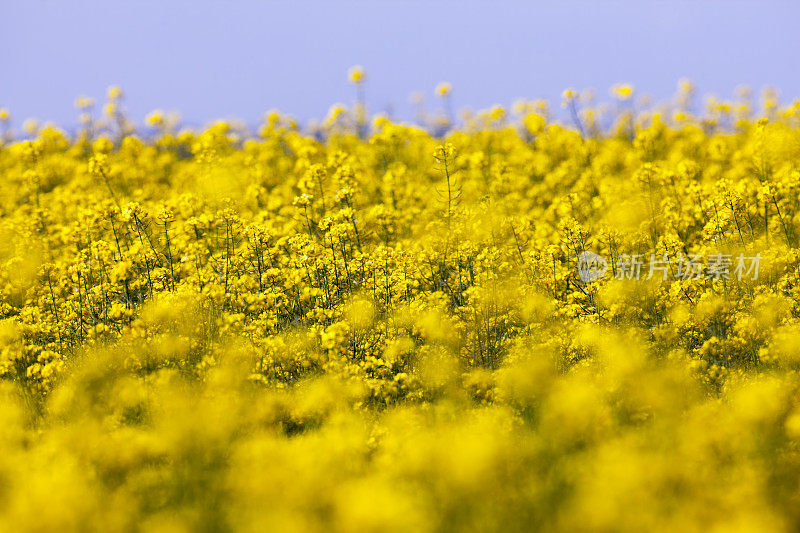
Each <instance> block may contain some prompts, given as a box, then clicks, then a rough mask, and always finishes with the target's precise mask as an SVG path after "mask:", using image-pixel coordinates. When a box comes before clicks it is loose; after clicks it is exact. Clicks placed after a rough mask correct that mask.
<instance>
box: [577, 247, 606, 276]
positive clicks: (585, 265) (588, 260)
mask: <svg viewBox="0 0 800 533" xmlns="http://www.w3.org/2000/svg"><path fill="white" fill-rule="evenodd" d="M607 270H608V262H606V260H605V258H603V257H602V256H600V255H597V254H596V253H594V252H590V251H587V250H584V251H583V252H581V253H580V255H579V256H578V276H579V277H580V278H581V281H583V282H584V283H590V282H592V281H594V280H596V279H600V278H602V277H603V276H605V274H606V271H607Z"/></svg>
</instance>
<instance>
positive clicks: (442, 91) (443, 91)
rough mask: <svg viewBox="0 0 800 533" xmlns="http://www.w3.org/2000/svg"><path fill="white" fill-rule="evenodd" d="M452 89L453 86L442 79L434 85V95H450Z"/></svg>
mask: <svg viewBox="0 0 800 533" xmlns="http://www.w3.org/2000/svg"><path fill="white" fill-rule="evenodd" d="M452 91H453V86H452V85H450V84H449V83H448V82H446V81H443V82H441V83H439V84H438V85H437V86H436V90H435V92H436V96H440V97H442V98H444V97H445V96H450V93H451V92H452Z"/></svg>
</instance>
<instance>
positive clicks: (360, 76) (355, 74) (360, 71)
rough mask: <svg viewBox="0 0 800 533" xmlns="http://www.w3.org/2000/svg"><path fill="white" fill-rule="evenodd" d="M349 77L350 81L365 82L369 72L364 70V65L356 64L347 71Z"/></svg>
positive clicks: (356, 83) (355, 82)
mask: <svg viewBox="0 0 800 533" xmlns="http://www.w3.org/2000/svg"><path fill="white" fill-rule="evenodd" d="M347 77H348V78H349V79H350V83H353V84H355V85H359V84H361V83H363V82H364V80H365V79H366V77H367V73H366V71H365V70H364V67H362V66H361V65H356V66H353V67H350V70H348V71H347Z"/></svg>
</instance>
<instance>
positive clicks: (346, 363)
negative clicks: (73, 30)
mask: <svg viewBox="0 0 800 533" xmlns="http://www.w3.org/2000/svg"><path fill="white" fill-rule="evenodd" d="M350 79H351V81H352V82H353V84H354V85H355V87H356V90H355V91H354V92H355V95H356V97H355V103H354V104H351V105H337V106H334V107H333V108H332V110H331V113H330V115H329V116H328V117H327V118H326V119H325V120H324V121H322V122H320V123H318V124H315V125H311V126H308V125H306V126H301V125H300V124H298V123H297V122H296V121H295V120H293V119H292V118H291V117H288V116H286V115H283V114H280V113H278V112H271V113H269V114H268V115H267V116H266V117H265V118H264V121H263V123H262V124H261V125H260V126H259V127H258V128H257V131H252V129H248V128H246V127H245V126H243V125H241V124H239V123H237V122H235V121H227V122H218V123H215V124H213V125H210V126H209V127H207V128H204V129H202V130H188V129H181V128H180V126H179V124H178V123H177V121H176V120H175V118H174V117H173V116H171V115H170V114H169V113H164V112H154V113H152V114H151V115H149V116H148V118H147V123H146V124H145V125H140V126H135V125H134V124H133V123H132V122H131V120H130V119H129V118H128V117H127V116H126V113H125V101H124V95H123V93H122V90H121V89H119V88H116V87H113V88H111V89H110V90H109V93H108V95H107V101H106V102H105V104H104V105H103V106H102V108H101V109H100V110H99V111H98V110H94V108H93V104H94V103H93V102H92V101H91V100H90V99H88V98H81V99H79V101H78V102H77V105H78V107H79V108H80V111H81V113H82V114H81V126H80V128H79V130H77V131H73V132H69V133H67V132H65V131H63V130H61V129H59V128H57V127H55V126H50V125H42V126H40V125H38V124H35V123H27V124H26V125H25V126H26V132H25V133H24V134H19V133H17V134H15V133H14V132H12V126H13V125H15V124H14V122H13V120H14V117H13V115H12V112H13V110H11V111H8V110H1V111H0V136H2V145H0V176H2V188H0V243H1V244H0V396H2V400H1V401H0V427H2V431H0V530H2V531H8V532H12V531H63V532H72V531H74V532H87V531H104V532H106V531H119V532H126V531H131V532H133V531H148V532H151V531H165V532H173V531H174V532H178V531H245V532H247V531H251V532H262V531H287V532H288V531H310V532H329V531H333V532H370V531H374V532H388V531H404V532H426V531H430V532H433V531H509V532H510V531H534V530H541V531H565V532H574V531H609V532H611V531H671V532H672V531H703V532H705V531H797V530H798V529H800V375H798V369H800V324H798V317H799V316H800V254H799V252H800V249H799V248H798V237H800V164H798V162H800V103H794V104H790V105H785V104H781V103H780V102H779V101H778V99H777V97H776V95H775V94H774V93H772V92H767V93H765V94H764V96H763V98H762V101H761V102H760V103H754V102H753V98H752V97H751V96H749V95H748V94H747V93H743V94H742V95H741V97H740V98H738V99H737V100H735V101H730V102H728V101H718V100H713V99H711V100H708V101H707V105H706V106H705V107H704V108H702V110H699V108H701V107H703V106H699V105H697V103H696V98H695V99H694V100H693V96H692V93H693V88H692V86H691V84H690V83H689V82H682V83H681V84H680V86H679V88H678V91H677V94H676V96H675V98H674V100H673V101H672V102H669V103H668V104H664V105H650V106H644V105H642V104H641V103H640V102H639V100H638V99H637V94H636V92H635V91H634V88H633V87H631V86H628V85H618V86H615V87H614V88H613V89H612V93H611V95H610V96H609V97H608V100H610V102H609V103H605V104H603V103H594V102H593V101H590V100H589V99H588V98H587V95H586V94H584V93H581V92H578V91H575V90H567V91H565V92H564V95H563V101H562V102H556V103H555V105H548V103H545V102H541V101H536V102H528V101H521V102H517V103H515V104H514V106H512V107H511V108H509V109H505V108H502V107H495V108H492V109H488V110H485V111H479V112H473V113H464V114H456V110H454V109H452V106H451V105H450V100H449V98H450V95H451V94H452V91H453V90H454V89H453V88H452V87H451V86H450V85H449V84H446V83H443V84H441V85H439V86H438V87H437V90H436V92H437V94H438V96H439V97H440V103H441V111H440V112H436V113H432V114H430V113H429V114H425V113H424V112H420V115H419V117H418V119H419V120H418V121H417V123H415V124H405V123H400V122H397V121H392V120H390V119H389V118H387V117H385V116H381V115H374V114H370V113H369V112H368V110H367V109H366V106H365V103H364V101H365V100H364V88H363V80H364V79H365V72H364V71H363V69H360V68H354V69H353V70H351V72H350ZM693 101H694V102H695V103H694V104H693V103H692V102H693Z"/></svg>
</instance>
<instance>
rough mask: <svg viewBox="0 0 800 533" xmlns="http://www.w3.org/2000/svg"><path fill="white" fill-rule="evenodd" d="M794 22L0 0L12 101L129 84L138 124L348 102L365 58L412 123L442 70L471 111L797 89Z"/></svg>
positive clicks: (7, 98)
mask: <svg viewBox="0 0 800 533" xmlns="http://www.w3.org/2000/svg"><path fill="white" fill-rule="evenodd" d="M798 20H800V3H798V2H789V1H786V2H782V1H772V2H770V1H762V2H735V1H734V2H732V1H727V2H723V1H714V2H704V1H699V0H698V1H693V2H690V1H685V2H680V1H678V2H676V1H672V2H667V1H664V2H653V1H646V0H643V1H639V2H633V1H617V2H588V1H583V2H576V1H560V2H522V1H518V2H510V1H503V0H495V1H489V0H482V1H476V0H461V1H457V2H456V1H448V0H440V1H436V0H431V1H416V0H415V1H412V0H408V1H379V0H373V1H359V2H355V1H348V2H335V1H316V2H311V1H302V0H295V1H262V2H253V1H234V0H229V1H208V0H191V1H184V0H177V1H169V0H162V1H153V0H135V1H129V2H121V1H114V0H106V1H99V0H98V1H88V0H86V1H80V0H48V1H43V0H20V1H18V0H0V49H2V50H3V53H2V56H0V57H2V59H0V64H2V67H1V68H0V72H2V75H1V76H0V106H3V107H8V108H9V109H10V110H11V112H12V115H13V116H14V118H15V121H16V122H17V123H19V122H20V121H21V119H23V118H27V117H35V118H38V119H40V120H53V121H55V122H57V123H59V124H61V125H64V126H70V125H72V124H74V123H75V122H76V118H77V112H76V111H75V109H74V107H73V101H74V99H75V97H77V96H78V95H88V96H91V97H94V98H95V99H97V100H98V101H100V100H102V98H103V95H104V93H105V89H106V87H107V86H109V85H111V84H119V85H121V86H122V87H123V88H124V90H125V92H126V107H127V109H128V110H129V112H130V114H131V115H133V116H134V117H135V118H141V117H142V116H144V114H146V113H147V112H148V111H150V110H152V109H155V108H162V109H166V110H172V109H174V110H178V111H180V112H181V114H182V116H183V117H184V118H185V119H186V120H187V121H189V122H192V123H203V122H206V121H208V120H211V119H215V118H223V117H239V118H243V119H245V120H248V121H250V122H257V121H258V120H259V119H260V118H261V117H262V115H263V113H264V112H265V111H267V110H268V109H271V108H277V109H279V110H281V111H283V112H287V113H291V114H292V115H294V116H296V117H298V118H301V119H308V118H312V117H321V116H323V115H324V114H325V113H326V111H327V109H328V108H329V106H330V105H331V104H332V103H334V102H345V103H347V102H351V101H352V100H353V88H352V87H351V86H350V85H349V84H348V83H347V78H346V72H347V69H348V67H350V66H351V65H353V64H361V65H364V66H365V67H366V69H367V71H368V73H369V79H368V82H367V87H366V90H367V100H368V103H369V106H370V108H371V110H373V111H376V110H382V109H385V108H387V106H391V108H392V109H393V110H394V112H395V114H396V116H399V117H400V118H410V117H411V116H412V106H411V104H409V95H410V94H411V93H412V92H413V91H422V92H424V93H425V95H426V98H427V101H428V105H429V106H430V107H435V106H436V105H437V102H436V101H435V97H434V95H433V88H434V86H435V85H436V84H437V83H438V82H439V81H443V80H446V81H449V82H451V83H452V84H453V89H454V91H453V102H454V105H455V106H456V107H462V106H470V107H473V108H482V107H488V106H490V105H492V104H495V103H500V104H510V103H511V102H512V101H513V100H514V99H516V98H519V97H528V98H534V97H547V98H550V99H556V100H557V99H558V95H559V94H560V93H561V91H562V89H564V88H565V87H568V86H571V87H576V88H585V87H594V88H595V89H597V91H598V94H600V95H603V96H605V95H606V94H607V90H608V88H609V87H610V86H611V85H612V84H614V83H616V82H620V81H622V82H629V83H632V84H633V85H634V86H636V88H637V91H638V92H640V93H647V94H650V95H652V96H654V97H655V98H656V99H666V98H668V97H669V96H670V95H671V94H672V93H673V91H674V88H675V85H676V83H677V80H678V79H679V78H681V77H684V76H687V77H690V78H692V79H693V80H695V81H696V83H697V85H698V88H699V90H700V92H702V93H715V94H717V95H719V96H722V97H725V96H730V95H732V94H733V90H734V88H735V87H736V86H737V85H739V84H749V85H751V86H753V87H754V88H756V89H758V88H760V87H762V86H764V85H772V86H776V87H777V88H779V89H780V90H781V94H782V96H783V98H784V99H794V98H796V97H799V96H800V59H798V57H799V56H798V53H799V51H800V46H799V45H800V32H798V30H797V24H798Z"/></svg>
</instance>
